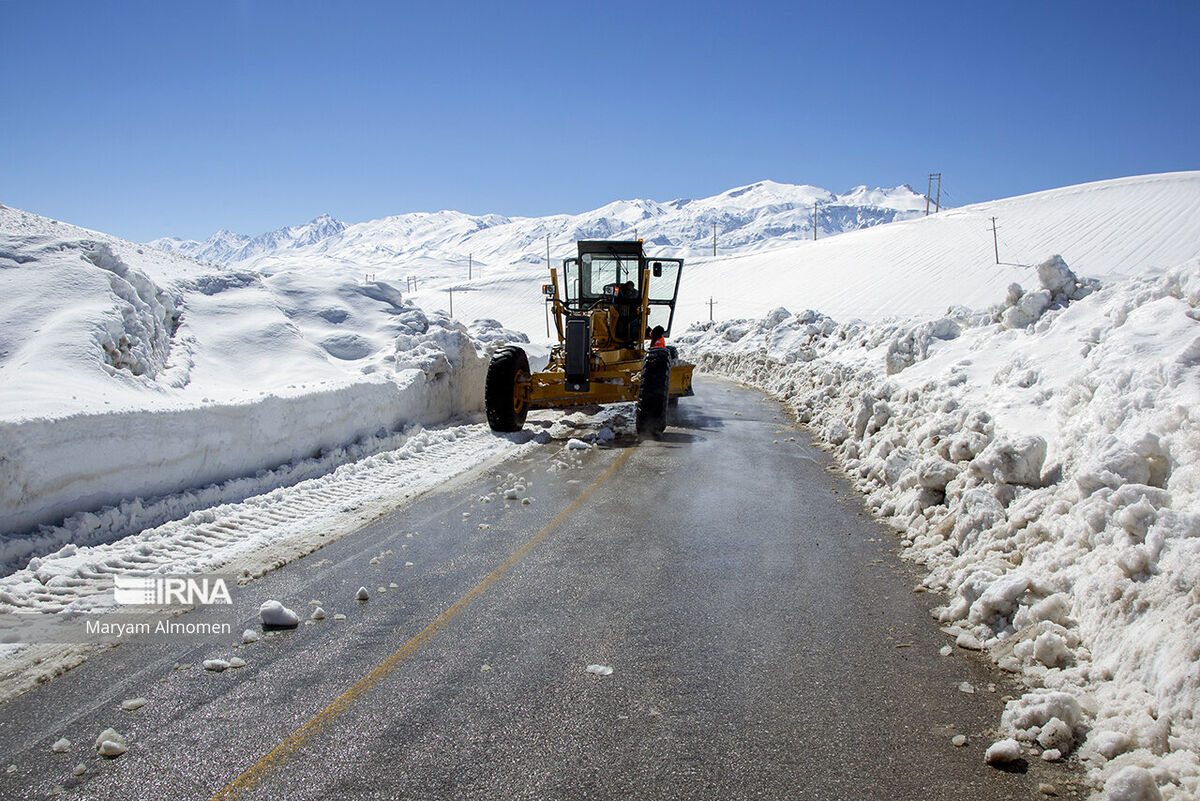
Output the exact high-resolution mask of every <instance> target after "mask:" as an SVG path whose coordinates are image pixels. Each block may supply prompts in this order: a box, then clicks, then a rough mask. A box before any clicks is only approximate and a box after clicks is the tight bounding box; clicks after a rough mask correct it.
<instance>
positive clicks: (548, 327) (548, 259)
mask: <svg viewBox="0 0 1200 801" xmlns="http://www.w3.org/2000/svg"><path fill="white" fill-rule="evenodd" d="M546 272H550V234H546ZM546 319H547V320H549V319H550V318H549V317H547V318H546ZM546 336H550V323H546Z"/></svg>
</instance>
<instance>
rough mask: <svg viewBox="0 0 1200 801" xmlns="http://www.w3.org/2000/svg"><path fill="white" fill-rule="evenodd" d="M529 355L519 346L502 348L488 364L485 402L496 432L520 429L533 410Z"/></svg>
mask: <svg viewBox="0 0 1200 801" xmlns="http://www.w3.org/2000/svg"><path fill="white" fill-rule="evenodd" d="M528 385H529V357H528V356H526V355H525V351H524V350H522V349H521V348H518V347H516V346H515V345H508V346H506V347H503V348H500V349H499V350H497V351H496V352H495V353H494V354H493V355H492V361H491V363H490V364H488V371H487V381H486V383H485V384H484V388H483V405H484V409H485V410H486V411H487V421H488V425H489V426H491V428H492V430H493V431H520V430H521V428H522V426H524V425H525V416H526V415H527V414H528V413H529V403H528V401H527V400H526V392H527V389H528Z"/></svg>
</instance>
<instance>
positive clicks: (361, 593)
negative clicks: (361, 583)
mask: <svg viewBox="0 0 1200 801" xmlns="http://www.w3.org/2000/svg"><path fill="white" fill-rule="evenodd" d="M408 564H412V563H411V562H409V563H408ZM370 598H371V594H370V593H369V592H367V588H366V587H359V588H358V592H356V593H354V600H356V601H367V600H370Z"/></svg>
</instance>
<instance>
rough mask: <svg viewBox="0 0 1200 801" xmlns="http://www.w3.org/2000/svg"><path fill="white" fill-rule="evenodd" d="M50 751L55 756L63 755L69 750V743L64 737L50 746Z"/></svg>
mask: <svg viewBox="0 0 1200 801" xmlns="http://www.w3.org/2000/svg"><path fill="white" fill-rule="evenodd" d="M50 750H51V751H53V752H54V753H56V754H65V753H67V752H68V751H70V750H71V741H70V740H68V739H67V738H66V737H63V738H61V739H59V740H56V741H55V742H54V745H52V746H50Z"/></svg>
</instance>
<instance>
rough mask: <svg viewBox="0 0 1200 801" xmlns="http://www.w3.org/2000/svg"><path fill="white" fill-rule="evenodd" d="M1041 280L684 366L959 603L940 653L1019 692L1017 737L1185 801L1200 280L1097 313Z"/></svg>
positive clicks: (1007, 720)
mask: <svg viewBox="0 0 1200 801" xmlns="http://www.w3.org/2000/svg"><path fill="white" fill-rule="evenodd" d="M868 233H869V232H868ZM1038 272H1039V278H1040V283H1041V285H1042V286H1041V287H1040V288H1038V289H1035V290H1033V291H1028V292H1027V291H1024V290H1023V289H1021V288H1020V287H1017V286H1013V287H1010V289H1009V291H1008V297H1007V298H1006V299H1005V303H1004V305H1001V306H997V307H995V308H993V309H992V310H991V311H989V312H969V311H967V310H965V309H959V310H951V313H950V314H948V315H947V316H945V317H941V318H934V319H925V320H908V321H904V322H896V321H888V322H880V323H874V324H866V323H861V322H854V323H848V324H844V325H841V324H838V323H836V322H834V321H833V320H832V319H830V318H828V317H826V316H824V315H822V314H819V313H817V312H811V311H810V312H805V313H803V314H799V315H792V314H790V313H788V312H787V311H785V310H783V309H779V310H777V311H775V312H773V313H772V314H770V315H769V316H768V317H767V318H766V319H762V320H734V321H728V322H723V323H719V324H712V323H705V324H701V325H699V326H696V327H694V328H693V329H692V330H691V331H689V332H688V333H687V334H685V335H683V336H681V337H679V338H678V340H677V344H678V345H679V346H680V349H681V351H682V352H683V353H684V354H685V355H687V356H689V357H691V358H693V359H695V360H696V362H697V363H698V364H699V366H700V368H701V369H703V370H707V371H710V372H715V373H719V374H724V375H727V376H731V377H733V378H736V379H740V380H743V381H745V382H747V383H750V384H753V385H755V386H758V387H760V388H762V389H765V390H767V391H769V392H771V393H772V394H774V395H776V396H778V397H780V398H781V399H783V400H785V401H786V402H787V403H789V404H790V406H791V407H792V408H793V409H794V410H795V412H796V414H797V415H798V416H799V418H800V419H801V420H802V421H803V422H805V423H807V424H808V425H809V426H810V427H811V429H812V431H813V432H814V434H815V435H816V436H817V437H818V438H819V439H820V440H823V441H824V442H825V443H826V444H827V445H828V447H829V448H830V450H831V451H832V452H833V453H834V454H835V455H836V456H837V458H838V459H839V460H840V462H841V464H842V465H843V467H844V468H845V470H846V471H847V473H849V474H850V475H851V476H852V477H853V478H854V479H855V480H856V482H857V484H858V486H859V488H860V489H861V490H862V491H863V492H864V493H865V494H866V496H867V502H868V504H869V506H870V508H871V509H872V510H873V511H874V513H875V514H876V515H878V516H879V517H881V518H883V519H884V520H886V521H887V522H888V523H890V524H891V525H892V526H894V527H895V529H896V530H897V531H898V532H899V536H900V538H901V542H902V544H903V553H904V555H905V557H906V558H908V559H911V560H913V561H914V562H917V563H919V564H921V565H923V566H924V568H925V569H926V570H927V571H928V577H927V578H926V580H925V582H924V583H925V585H926V586H927V587H928V588H931V589H934V590H937V591H940V592H943V593H945V594H946V595H947V596H948V597H949V602H948V603H947V604H946V605H945V606H944V607H941V608H940V609H939V610H938V614H939V617H940V622H941V623H942V625H943V626H944V627H945V631H946V632H947V633H948V634H949V635H950V636H952V637H954V638H955V639H956V642H957V643H958V644H959V645H960V646H961V647H966V648H973V649H979V648H982V649H983V650H985V651H986V652H987V653H988V654H989V655H990V656H991V657H992V659H994V660H995V661H996V662H997V663H998V664H999V665H1000V667H1002V668H1003V669H1005V670H1008V671H1012V672H1014V673H1017V674H1020V675H1021V676H1023V678H1024V679H1025V681H1026V682H1027V683H1028V685H1029V686H1030V688H1031V689H1030V691H1029V692H1028V693H1027V694H1026V695H1024V696H1023V697H1022V698H1020V699H1017V700H1014V701H1012V702H1010V703H1009V704H1008V707H1007V709H1006V711H1005V713H1004V716H1003V719H1002V721H1001V730H1002V732H1003V734H1004V735H1005V736H1010V737H1013V738H1015V739H1016V740H1017V741H1018V742H1020V743H1021V745H1022V747H1023V748H1025V749H1026V750H1027V751H1029V752H1033V753H1038V754H1041V755H1042V756H1043V758H1047V759H1054V758H1055V757H1056V756H1057V755H1063V756H1065V755H1068V754H1072V753H1076V754H1077V755H1078V756H1079V757H1080V758H1082V759H1083V760H1084V762H1085V764H1086V765H1087V766H1088V767H1089V768H1090V770H1091V772H1090V778H1091V780H1092V781H1093V783H1094V784H1095V785H1096V786H1097V787H1099V786H1102V785H1103V784H1104V783H1105V782H1106V781H1107V780H1108V779H1109V778H1111V777H1114V776H1116V775H1117V774H1118V773H1122V771H1124V773H1123V775H1122V777H1120V778H1119V779H1118V780H1117V781H1115V782H1114V786H1117V785H1120V784H1121V782H1124V781H1125V779H1126V778H1128V776H1130V775H1132V772H1133V771H1134V770H1135V769H1143V768H1144V769H1148V771H1149V774H1148V775H1149V776H1151V777H1152V778H1153V781H1154V783H1155V784H1156V785H1157V787H1158V790H1159V792H1161V796H1162V798H1165V799H1194V798H1197V797H1198V792H1200V756H1198V755H1200V720H1198V719H1197V717H1196V710H1197V709H1200V261H1191V262H1189V263H1188V264H1187V265H1186V266H1184V267H1180V268H1177V269H1174V270H1170V271H1167V272H1165V273H1161V274H1159V275H1156V276H1154V277H1142V278H1125V279H1117V280H1112V281H1106V283H1105V285H1104V287H1103V288H1101V289H1099V290H1098V291H1094V290H1095V289H1096V288H1095V286H1094V285H1089V284H1088V282H1080V281H1077V280H1076V279H1075V277H1074V275H1073V274H1071V273H1070V272H1069V271H1068V270H1067V269H1066V266H1065V265H1064V264H1063V263H1062V261H1061V260H1060V259H1052V260H1050V261H1048V262H1046V263H1044V264H1043V265H1041V267H1039V269H1038ZM997 299H999V298H997ZM1139 775H1141V774H1139ZM1146 797H1149V796H1146Z"/></svg>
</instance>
